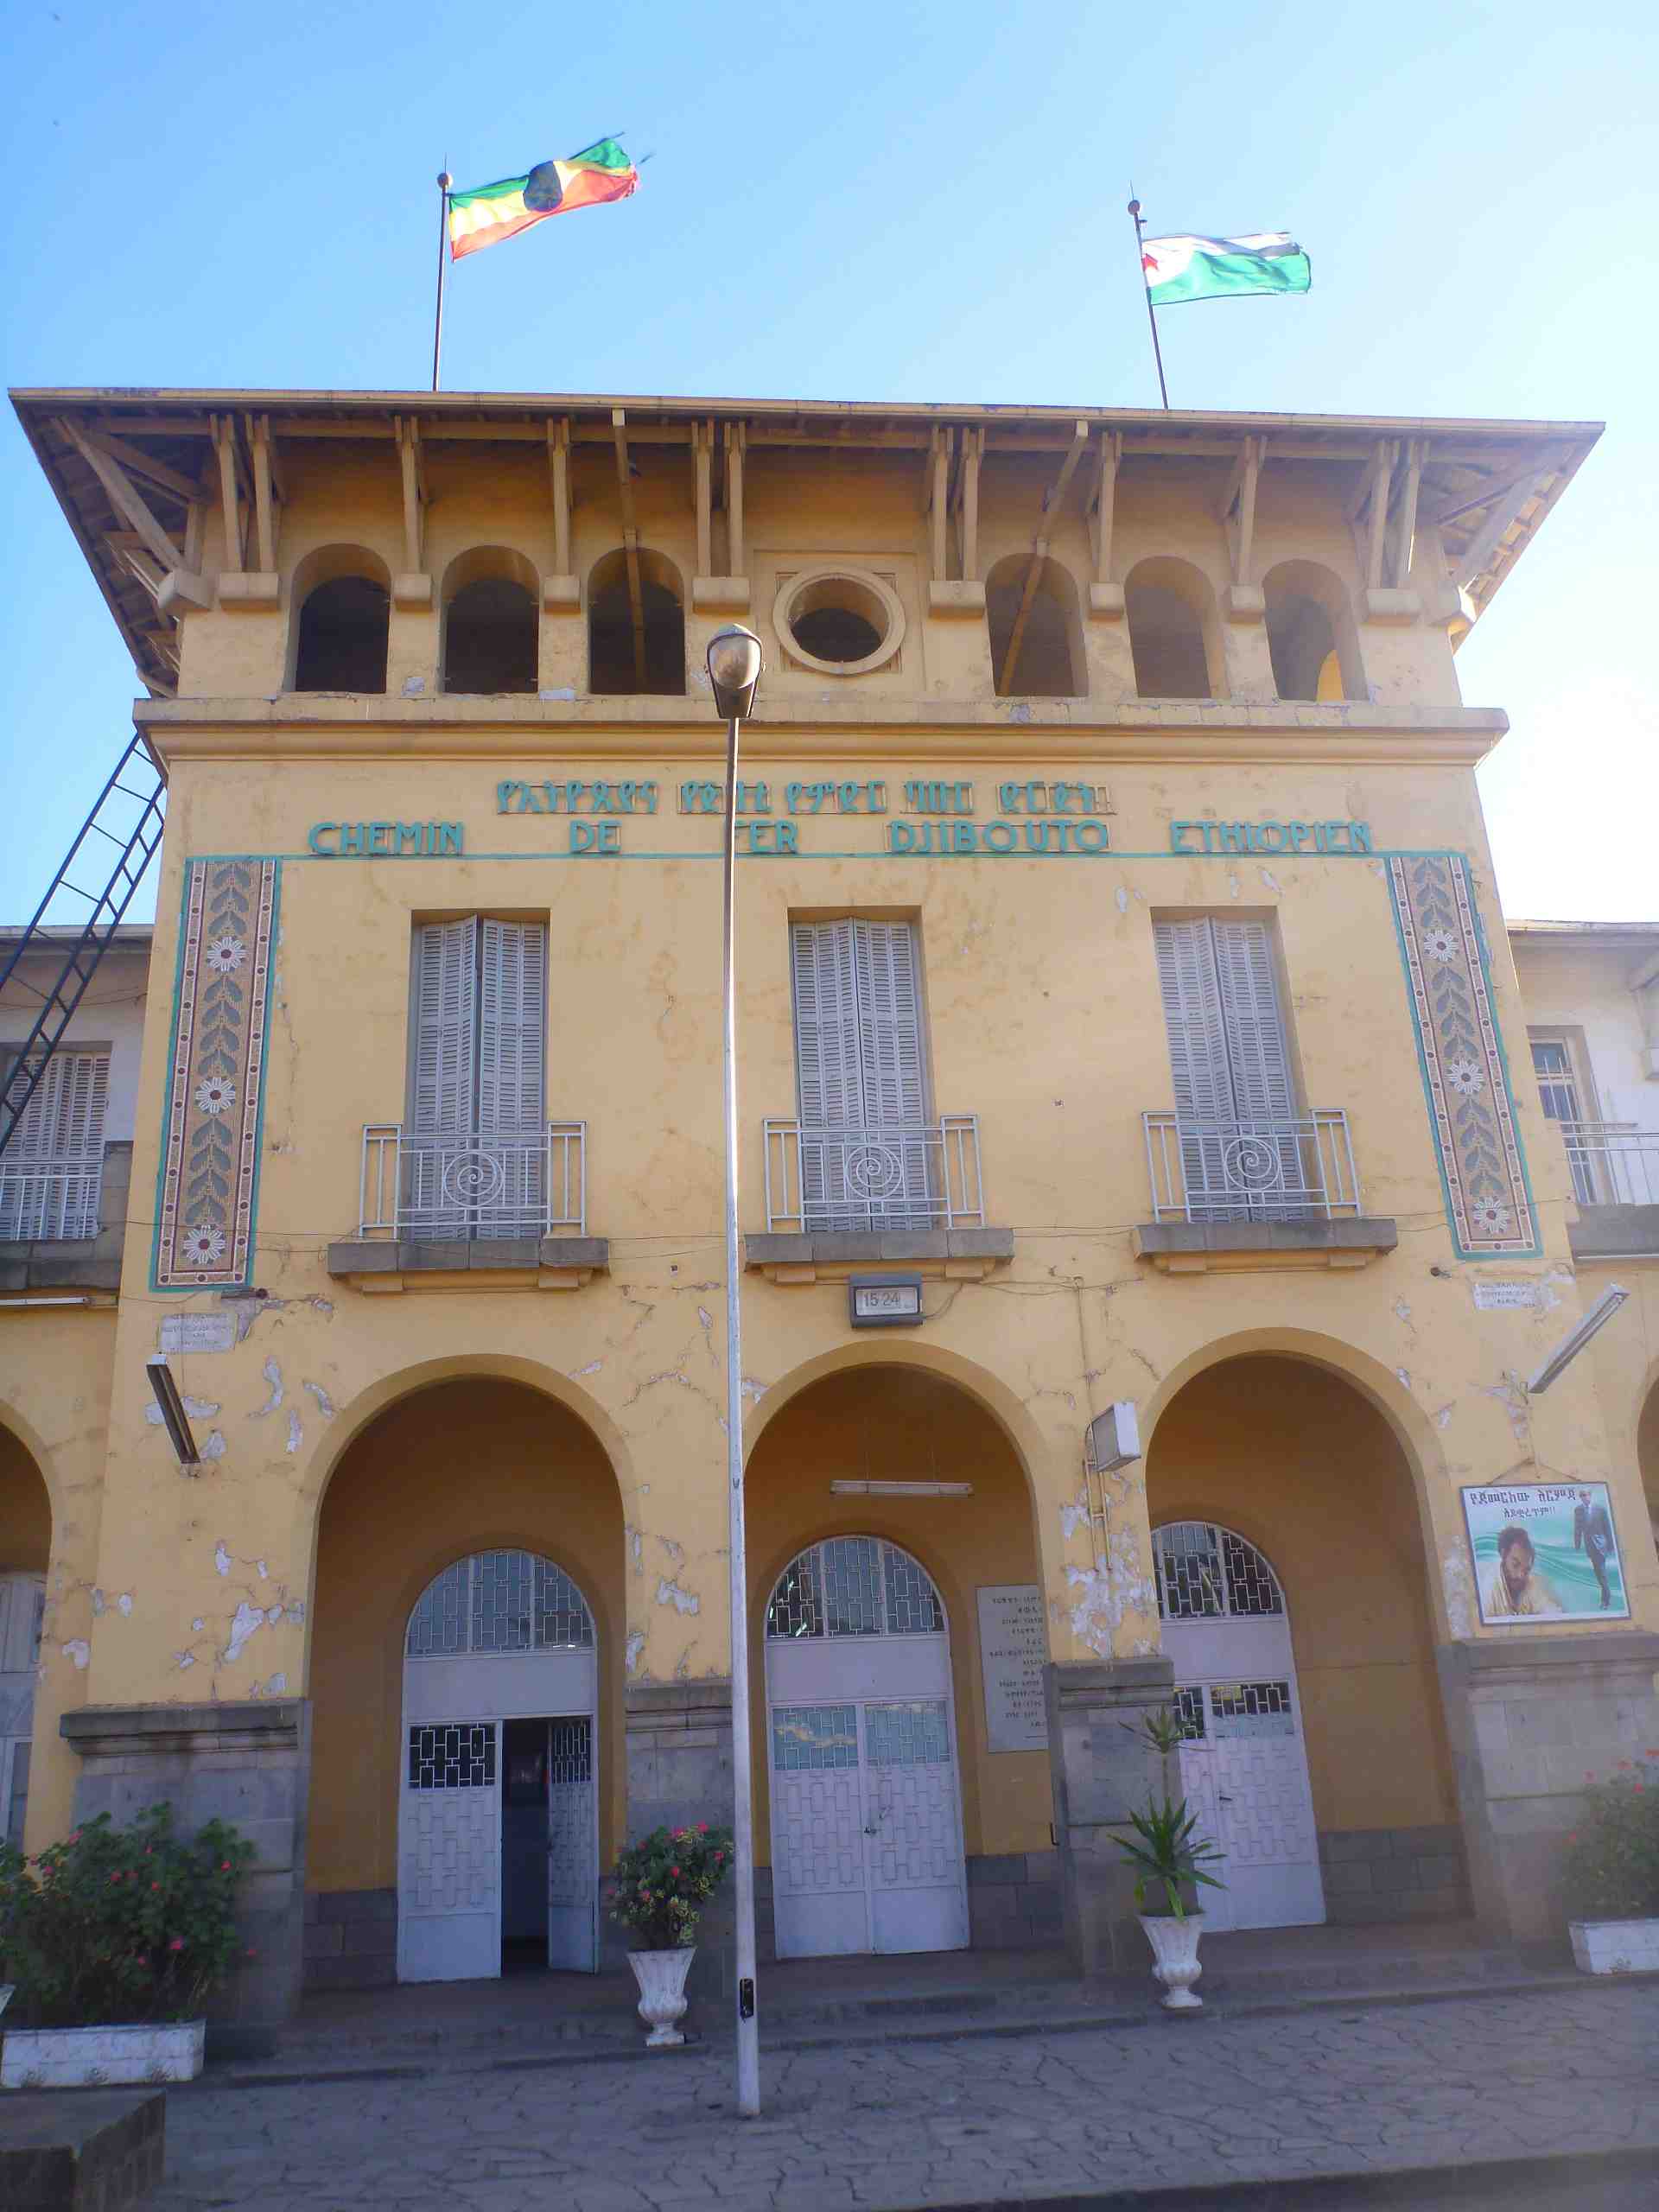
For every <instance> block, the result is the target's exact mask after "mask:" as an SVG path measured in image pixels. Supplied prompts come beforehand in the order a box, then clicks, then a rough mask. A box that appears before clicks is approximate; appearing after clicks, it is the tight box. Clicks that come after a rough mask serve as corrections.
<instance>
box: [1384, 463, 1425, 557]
mask: <svg viewBox="0 0 1659 2212" xmlns="http://www.w3.org/2000/svg"><path fill="white" fill-rule="evenodd" d="M1427 454H1428V442H1427V439H1426V438H1412V439H1410V440H1409V441H1408V443H1407V446H1406V474H1405V480H1404V482H1403V483H1402V486H1401V489H1400V512H1399V513H1398V515H1397V516H1396V517H1395V525H1394V560H1393V563H1392V565H1391V567H1390V569H1389V582H1391V583H1392V584H1393V586H1394V588H1395V590H1396V591H1399V590H1403V589H1404V588H1405V586H1406V584H1407V583H1408V582H1409V581H1410V577H1411V549H1412V545H1413V543H1414V540H1415V538H1416V535H1417V495H1418V493H1419V492H1420V491H1421V488H1422V481H1423V462H1424V461H1425V460H1426V459H1427Z"/></svg>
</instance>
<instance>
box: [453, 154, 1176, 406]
mask: <svg viewBox="0 0 1659 2212" xmlns="http://www.w3.org/2000/svg"><path fill="white" fill-rule="evenodd" d="M1129 190H1130V191H1131V192H1133V191H1134V190H1135V187H1134V186H1133V185H1131V186H1130V187H1129ZM1129 213H1130V214H1131V215H1133V216H1134V218H1135V258H1136V260H1137V261H1139V263H1140V264H1141V290H1142V291H1143V292H1144V293H1145V294H1146V296H1147V321H1148V322H1149V323H1150V324H1151V325H1152V358H1153V359H1154V361H1156V362H1157V364H1158V395H1159V397H1160V399H1161V400H1162V401H1163V403H1164V406H1165V409H1166V410H1167V409H1168V406H1169V386H1168V385H1166V383H1165V382H1164V351H1163V348H1162V346H1160V344H1159V343H1158V315H1157V310H1156V309H1155V308H1154V306H1153V304H1152V287H1151V285H1150V284H1148V283H1147V258H1146V225H1145V224H1144V223H1143V222H1142V221H1141V202H1140V201H1139V200H1130V202H1129ZM432 389H433V390H434V391H436V390H437V384H436V380H434V382H433V386H432Z"/></svg>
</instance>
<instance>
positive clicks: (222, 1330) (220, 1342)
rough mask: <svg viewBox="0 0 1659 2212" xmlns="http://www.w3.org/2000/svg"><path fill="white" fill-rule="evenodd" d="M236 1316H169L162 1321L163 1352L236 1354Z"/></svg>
mask: <svg viewBox="0 0 1659 2212" xmlns="http://www.w3.org/2000/svg"><path fill="white" fill-rule="evenodd" d="M235 1349H236V1316H235V1314H234V1313H168V1314H164V1315H163V1316H162V1351H235Z"/></svg>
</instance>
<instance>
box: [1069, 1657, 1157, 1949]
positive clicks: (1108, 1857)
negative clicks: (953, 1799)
mask: <svg viewBox="0 0 1659 2212" xmlns="http://www.w3.org/2000/svg"><path fill="white" fill-rule="evenodd" d="M1043 1680H1044V1688H1045V1694H1046V1702H1047V1709H1048V1743H1049V1770H1050V1773H1051V1776H1052V1787H1053V1791H1054V1818H1055V1827H1056V1833H1057V1834H1058V1837H1059V1850H1058V1854H1057V1856H1058V1863H1059V1870H1060V1888H1061V1898H1062V1905H1063V1910H1064V1915H1065V1945H1066V1948H1067V1950H1068V1951H1069V1952H1070V1954H1071V1963H1072V1965H1073V1967H1075V1968H1076V1969H1077V1973H1079V1974H1084V1975H1090V1974H1121V1973H1123V1972H1126V1971H1130V1970H1134V1971H1137V1972H1138V1971H1139V1970H1140V1968H1141V1967H1142V1965H1143V1964H1144V1961H1145V1958H1146V1937H1145V1936H1144V1934H1143V1933H1142V1931H1141V1928H1140V1925H1139V1923H1137V1921H1136V1918H1135V1885H1134V1878H1133V1876H1132V1875H1131V1873H1130V1872H1129V1870H1128V1867H1127V1866H1125V1864H1124V1861H1123V1856H1122V1852H1121V1851H1120V1850H1119V1848H1118V1830H1119V1827H1120V1826H1121V1824H1122V1822H1123V1821H1124V1820H1125V1819H1126V1818H1127V1817H1128V1812H1129V1809H1130V1808H1131V1807H1132V1806H1133V1807H1135V1808H1141V1807H1142V1806H1144V1805H1145V1804H1146V1802H1147V1798H1148V1796H1151V1795H1153V1794H1154V1792H1156V1793H1158V1794H1160V1795H1161V1794H1162V1793H1163V1791H1164V1790H1165V1789H1166V1788H1167V1787H1168V1786H1169V1785H1170V1783H1173V1776H1170V1777H1166V1775H1165V1773H1164V1771H1163V1768H1164V1762H1163V1761H1162V1760H1161V1759H1160V1758H1159V1757H1158V1755H1157V1753H1156V1752H1155V1751H1153V1750H1152V1749H1151V1747H1150V1746H1149V1745H1147V1744H1146V1743H1145V1742H1144V1740H1143V1739H1142V1738H1141V1737H1140V1735H1139V1734H1138V1733H1137V1732H1136V1730H1137V1726H1138V1724H1139V1723H1140V1722H1141V1720H1143V1719H1145V1717H1146V1716H1147V1713H1151V1712H1154V1711H1155V1710H1156V1709H1158V1708H1159V1707H1163V1706H1166V1705H1168V1704H1169V1703H1170V1702H1171V1700H1173V1697H1174V1694H1175V1669H1174V1664H1173V1661H1171V1660H1168V1659H1113V1660H1098V1661H1095V1662H1090V1663H1089V1664H1086V1665H1070V1666H1056V1665H1052V1664H1051V1665H1050V1666H1048V1667H1047V1668H1046V1669H1044V1675H1043Z"/></svg>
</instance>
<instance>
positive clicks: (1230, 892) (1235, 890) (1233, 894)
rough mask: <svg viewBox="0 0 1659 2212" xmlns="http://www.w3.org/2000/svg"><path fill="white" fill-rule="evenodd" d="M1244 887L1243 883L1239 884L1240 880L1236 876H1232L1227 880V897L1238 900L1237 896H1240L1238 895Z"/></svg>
mask: <svg viewBox="0 0 1659 2212" xmlns="http://www.w3.org/2000/svg"><path fill="white" fill-rule="evenodd" d="M1242 889H1243V886H1242V885H1241V883H1240V882H1239V880H1238V878H1237V877H1236V875H1230V876H1229V877H1228V879H1227V896H1228V897H1229V898H1230V899H1236V898H1237V896H1238V894H1239V893H1240V891H1241V890H1242Z"/></svg>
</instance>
